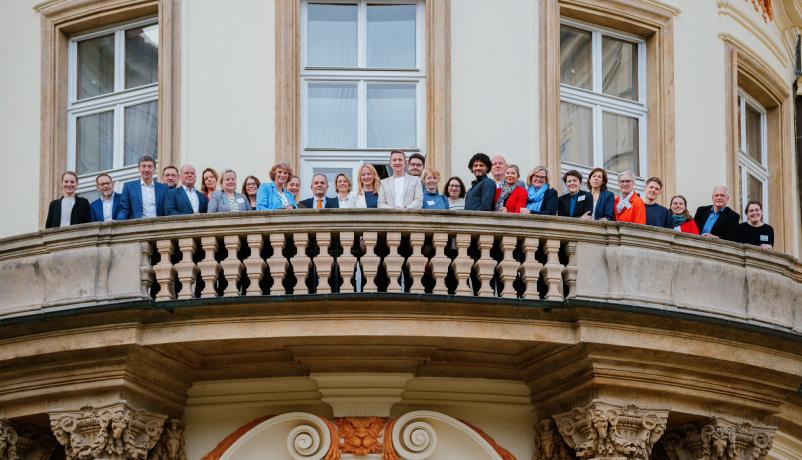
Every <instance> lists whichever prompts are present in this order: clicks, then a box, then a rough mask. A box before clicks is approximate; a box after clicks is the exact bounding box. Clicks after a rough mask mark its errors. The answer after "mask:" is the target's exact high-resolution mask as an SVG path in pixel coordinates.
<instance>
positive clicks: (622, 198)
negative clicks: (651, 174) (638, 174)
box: [615, 171, 646, 225]
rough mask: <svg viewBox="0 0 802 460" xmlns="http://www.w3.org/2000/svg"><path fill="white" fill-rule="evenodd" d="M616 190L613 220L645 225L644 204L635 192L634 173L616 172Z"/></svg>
mask: <svg viewBox="0 0 802 460" xmlns="http://www.w3.org/2000/svg"><path fill="white" fill-rule="evenodd" d="M618 190H619V191H620V194H619V195H618V196H617V197H615V220H617V221H618V222H631V223H633V224H643V225H646V205H645V204H644V203H643V200H641V198H640V197H639V196H638V194H637V193H635V175H634V174H633V173H632V171H624V172H622V173H620V174H618Z"/></svg>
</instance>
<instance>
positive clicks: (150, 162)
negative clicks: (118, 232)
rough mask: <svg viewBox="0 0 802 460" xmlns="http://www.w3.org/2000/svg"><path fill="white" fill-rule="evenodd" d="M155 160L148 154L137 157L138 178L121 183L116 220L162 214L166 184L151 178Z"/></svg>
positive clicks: (154, 168)
mask: <svg viewBox="0 0 802 460" xmlns="http://www.w3.org/2000/svg"><path fill="white" fill-rule="evenodd" d="M155 170H156V160H154V159H153V157H152V156H150V155H144V156H142V157H141V158H140V159H139V180H132V181H130V182H126V183H125V185H123V192H122V193H121V195H122V196H121V197H120V211H119V212H118V213H117V220H128V219H140V218H142V217H156V216H163V215H164V196H165V195H166V194H167V186H166V185H164V184H162V183H160V182H156V181H155V180H153V172H154V171H155Z"/></svg>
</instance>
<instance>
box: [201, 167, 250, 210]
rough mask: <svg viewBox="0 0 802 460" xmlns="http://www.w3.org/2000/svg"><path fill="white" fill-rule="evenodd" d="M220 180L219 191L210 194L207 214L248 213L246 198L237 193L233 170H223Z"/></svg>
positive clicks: (248, 203)
mask: <svg viewBox="0 0 802 460" xmlns="http://www.w3.org/2000/svg"><path fill="white" fill-rule="evenodd" d="M220 178H221V180H220V190H215V191H214V193H212V199H211V200H209V212H210V213H211V212H240V211H250V210H251V204H250V202H249V201H248V197H246V196H245V195H243V194H241V193H240V192H238V191H237V173H236V172H234V170H233V169H224V170H223V172H222V173H220Z"/></svg>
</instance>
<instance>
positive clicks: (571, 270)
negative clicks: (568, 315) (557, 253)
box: [563, 241, 577, 299]
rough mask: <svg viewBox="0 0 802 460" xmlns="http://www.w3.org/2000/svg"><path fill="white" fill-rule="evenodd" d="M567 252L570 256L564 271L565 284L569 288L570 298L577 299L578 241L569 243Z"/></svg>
mask: <svg viewBox="0 0 802 460" xmlns="http://www.w3.org/2000/svg"><path fill="white" fill-rule="evenodd" d="M565 252H566V253H567V254H568V265H566V267H565V270H563V282H564V283H565V285H566V286H568V297H567V298H569V299H573V298H574V297H576V271H577V265H576V241H569V242H568V244H566V245H565Z"/></svg>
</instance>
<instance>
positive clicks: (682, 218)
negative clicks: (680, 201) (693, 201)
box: [671, 214, 686, 227]
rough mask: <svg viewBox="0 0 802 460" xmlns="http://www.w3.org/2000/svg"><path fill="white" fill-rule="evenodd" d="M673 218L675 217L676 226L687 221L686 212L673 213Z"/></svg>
mask: <svg viewBox="0 0 802 460" xmlns="http://www.w3.org/2000/svg"><path fill="white" fill-rule="evenodd" d="M671 218H672V219H674V226H675V227H679V226H680V225H682V224H684V223H685V220H686V219H685V215H684V214H672V215H671Z"/></svg>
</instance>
